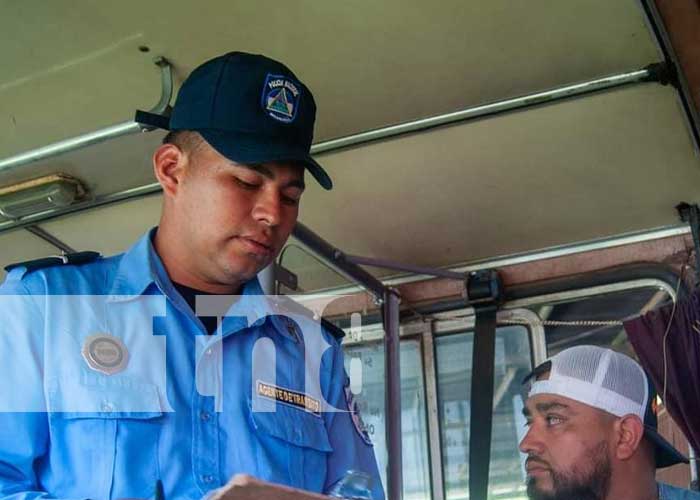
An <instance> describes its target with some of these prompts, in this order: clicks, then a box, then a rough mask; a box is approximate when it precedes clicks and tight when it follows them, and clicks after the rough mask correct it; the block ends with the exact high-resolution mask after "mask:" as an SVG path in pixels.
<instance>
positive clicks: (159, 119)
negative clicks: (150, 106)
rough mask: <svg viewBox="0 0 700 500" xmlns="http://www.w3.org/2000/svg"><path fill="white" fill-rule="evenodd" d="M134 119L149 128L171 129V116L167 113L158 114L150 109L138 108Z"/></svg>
mask: <svg viewBox="0 0 700 500" xmlns="http://www.w3.org/2000/svg"><path fill="white" fill-rule="evenodd" d="M134 121H135V122H136V123H139V124H141V125H143V126H145V127H148V128H160V129H163V130H170V117H169V116H165V115H157V114H155V113H149V112H148V111H141V110H140V109H137V110H136V115H135V116H134Z"/></svg>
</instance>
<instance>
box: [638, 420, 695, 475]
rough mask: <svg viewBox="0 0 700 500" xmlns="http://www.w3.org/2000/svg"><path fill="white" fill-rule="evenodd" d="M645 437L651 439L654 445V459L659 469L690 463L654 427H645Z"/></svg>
mask: <svg viewBox="0 0 700 500" xmlns="http://www.w3.org/2000/svg"><path fill="white" fill-rule="evenodd" d="M644 437H646V438H647V439H649V441H651V442H652V444H653V445H654V458H655V460H656V468H657V469H663V468H664V467H670V466H671V465H676V464H687V463H688V459H687V458H686V457H685V456H683V454H682V453H681V452H680V451H678V450H677V449H675V448H674V447H673V445H671V443H669V442H668V441H666V440H665V439H664V438H663V437H662V436H661V434H659V433H658V432H657V431H656V429H654V428H653V427H651V426H649V425H645V426H644Z"/></svg>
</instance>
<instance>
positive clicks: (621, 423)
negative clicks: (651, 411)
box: [615, 415, 644, 460]
mask: <svg viewBox="0 0 700 500" xmlns="http://www.w3.org/2000/svg"><path fill="white" fill-rule="evenodd" d="M615 436H616V443H615V456H616V457H617V458H618V459H619V460H628V459H630V458H631V457H632V456H634V454H635V453H636V452H637V450H638V449H639V447H640V445H641V442H642V438H643V437H644V425H643V424H642V421H641V420H640V419H639V417H637V416H635V415H625V416H624V417H622V418H620V419H618V420H617V421H616V422H615Z"/></svg>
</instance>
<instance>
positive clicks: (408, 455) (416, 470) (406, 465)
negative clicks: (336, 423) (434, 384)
mask: <svg viewBox="0 0 700 500" xmlns="http://www.w3.org/2000/svg"><path fill="white" fill-rule="evenodd" d="M358 366H361V369H358ZM345 369H346V370H347V372H348V374H349V375H350V378H351V382H350V383H351V388H352V389H353V392H354V393H355V397H356V399H357V402H358V405H359V407H360V411H361V414H362V419H363V421H364V424H365V427H366V428H367V432H368V433H369V435H370V437H371V438H372V442H373V443H374V451H375V454H376V456H377V462H378V464H379V471H380V473H381V476H382V482H383V484H384V487H385V491H386V466H387V452H386V439H385V434H384V425H385V403H384V395H385V390H384V382H385V378H386V377H385V373H384V344H383V343H381V342H374V343H371V344H362V345H352V346H346V347H345ZM358 378H359V379H360V380H359V381H358ZM426 429H427V423H426V413H425V386H424V383H423V370H422V363H421V348H420V342H419V341H418V340H407V339H404V340H402V341H401V434H402V436H403V438H402V446H403V448H402V455H403V494H404V499H406V500H414V499H415V500H418V499H428V498H430V475H429V470H430V464H429V456H428V443H427V438H428V433H427V430H426Z"/></svg>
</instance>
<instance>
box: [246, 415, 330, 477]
mask: <svg viewBox="0 0 700 500" xmlns="http://www.w3.org/2000/svg"><path fill="white" fill-rule="evenodd" d="M250 415H251V420H252V422H253V426H254V427H255V430H256V432H258V433H259V442H260V444H261V446H262V448H263V449H262V450H261V451H262V453H259V454H258V459H259V460H260V459H262V460H265V461H268V462H269V460H270V459H269V457H270V456H274V455H276V456H277V457H280V456H282V455H283V456H286V462H287V463H286V466H287V468H288V474H289V479H290V481H291V485H292V486H296V487H299V488H304V489H310V490H318V489H319V488H320V487H322V486H323V481H324V479H325V476H326V462H327V459H328V455H329V453H331V452H332V451H333V447H332V446H331V444H330V441H329V440H328V431H327V430H326V426H325V425H324V421H323V419H322V418H320V417H318V416H316V415H313V414H311V413H308V412H306V411H304V410H301V409H297V408H292V407H288V406H286V405H283V404H277V405H276V411H274V412H256V411H252V408H251V411H250ZM272 467H274V465H272ZM319 484H320V487H319V486H318V485H319Z"/></svg>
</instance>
